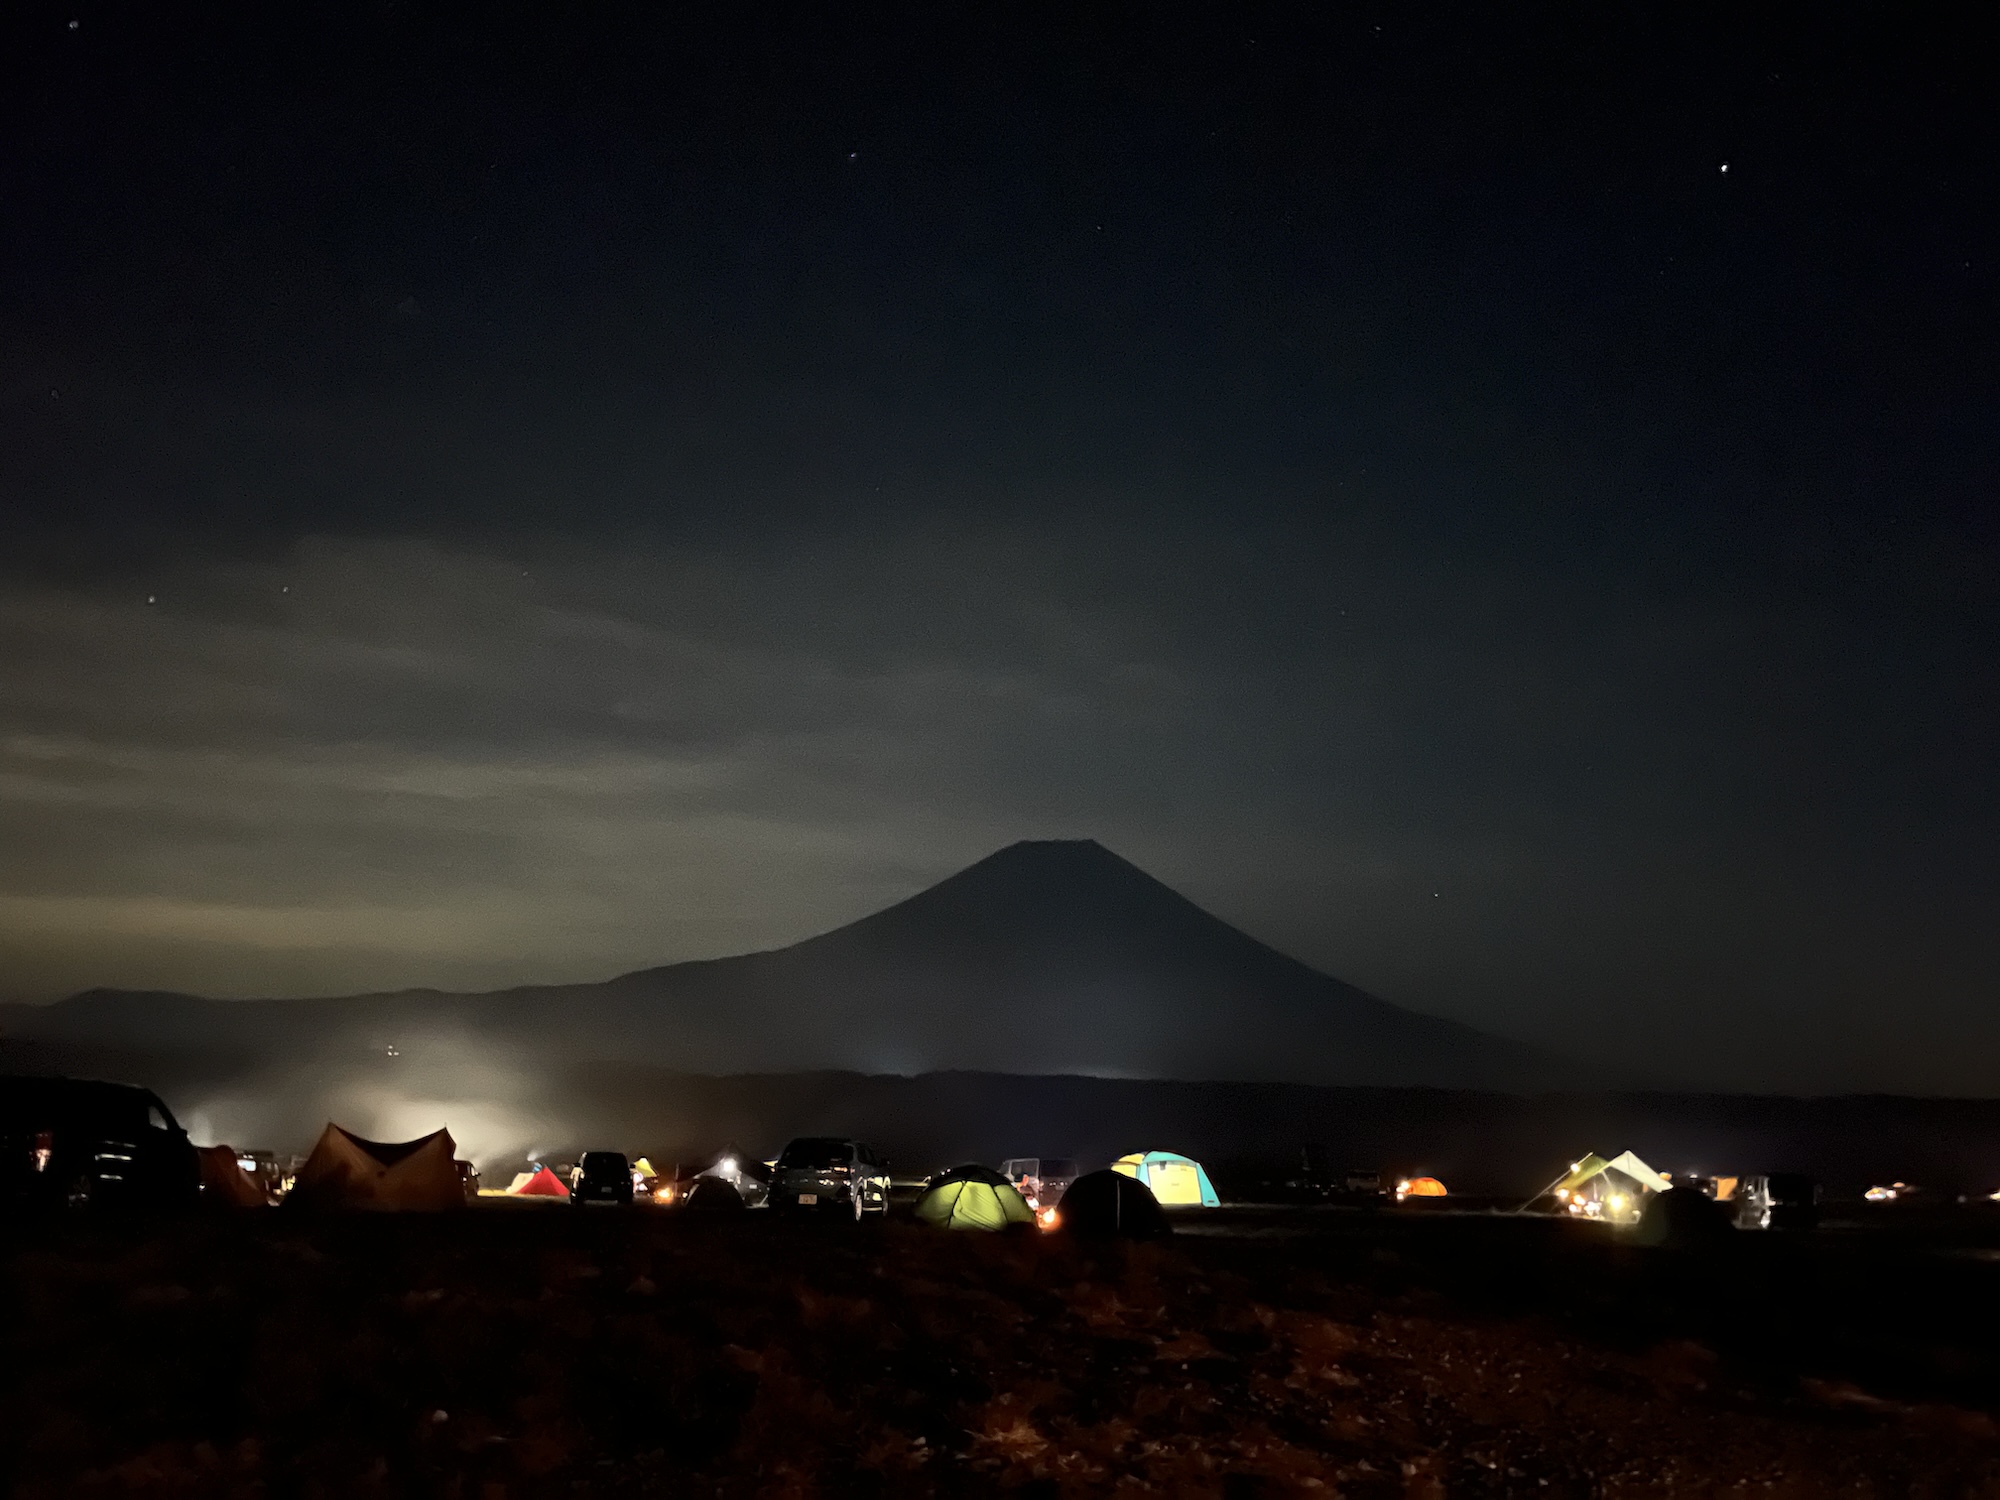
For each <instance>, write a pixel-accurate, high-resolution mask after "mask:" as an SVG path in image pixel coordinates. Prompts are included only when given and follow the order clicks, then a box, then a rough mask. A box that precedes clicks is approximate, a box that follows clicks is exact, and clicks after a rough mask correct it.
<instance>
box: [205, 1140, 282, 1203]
mask: <svg viewBox="0 0 2000 1500" xmlns="http://www.w3.org/2000/svg"><path fill="white" fill-rule="evenodd" d="M195 1155H196V1156H198V1157H200V1158H201V1201H202V1202H204V1203H212V1204H214V1205H216V1206H217V1207H219V1208H267V1207H269V1203H268V1201H267V1200H266V1199H265V1197H264V1190H263V1189H262V1188H260V1187H258V1186H257V1184H256V1183H255V1182H253V1181H251V1180H250V1174H249V1173H248V1172H246V1171H244V1170H243V1169H242V1168H241V1167H239V1166H238V1165H237V1164H236V1148H235V1147H234V1146H197V1147H195Z"/></svg>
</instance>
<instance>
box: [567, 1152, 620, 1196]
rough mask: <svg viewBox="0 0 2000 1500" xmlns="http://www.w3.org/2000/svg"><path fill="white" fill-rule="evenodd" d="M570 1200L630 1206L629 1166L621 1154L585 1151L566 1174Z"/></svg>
mask: <svg viewBox="0 0 2000 1500" xmlns="http://www.w3.org/2000/svg"><path fill="white" fill-rule="evenodd" d="M569 1201H570V1202H572V1203H575V1204H578V1205H582V1204H586V1203H615V1204H618V1205H620V1206H623V1207H629V1206H630V1205H631V1202H632V1163H631V1162H629V1161H627V1160H626V1159H625V1154H624V1153H623V1152H622V1151H586V1152H584V1153H583V1159H582V1160H581V1161H579V1162H578V1163H577V1164H576V1166H575V1168H574V1169H573V1170H572V1171H571V1172H570V1175H569Z"/></svg>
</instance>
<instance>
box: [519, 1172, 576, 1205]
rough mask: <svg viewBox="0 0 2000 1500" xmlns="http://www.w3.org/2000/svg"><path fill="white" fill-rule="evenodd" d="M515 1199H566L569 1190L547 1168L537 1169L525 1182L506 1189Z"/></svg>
mask: <svg viewBox="0 0 2000 1500" xmlns="http://www.w3.org/2000/svg"><path fill="white" fill-rule="evenodd" d="M507 1191H508V1192H509V1193H511V1194H513V1195H514V1196H515V1197H516V1198H567V1197H568V1196H569V1189H568V1188H566V1187H564V1186H563V1180H562V1179H561V1178H560V1177H558V1176H556V1174H555V1173H553V1172H551V1171H550V1170H549V1169H548V1168H547V1167H537V1168H535V1170H534V1171H533V1172H530V1173H529V1174H528V1180H527V1181H526V1182H517V1183H516V1184H515V1185H514V1186H513V1187H510V1188H508V1189H507Z"/></svg>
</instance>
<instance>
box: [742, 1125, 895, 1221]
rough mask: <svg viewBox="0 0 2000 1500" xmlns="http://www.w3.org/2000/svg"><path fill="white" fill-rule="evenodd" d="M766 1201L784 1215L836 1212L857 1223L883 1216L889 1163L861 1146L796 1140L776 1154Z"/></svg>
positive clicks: (815, 1138)
mask: <svg viewBox="0 0 2000 1500" xmlns="http://www.w3.org/2000/svg"><path fill="white" fill-rule="evenodd" d="M766 1202H767V1203H768V1204H769V1205H770V1206H771V1207H772V1208H775V1209H778V1210H780V1211H782V1212H787V1213H796V1212H800V1211H803V1210H807V1209H826V1210H832V1209H838V1210H840V1211H841V1212H844V1213H849V1214H852V1215H853V1216H854V1218H855V1220H856V1222H859V1221H860V1219H861V1218H862V1216H863V1215H864V1214H884V1213H887V1212H888V1211H889V1163H888V1161H887V1159H886V1158H884V1157H881V1156H878V1155H876V1153H875V1151H874V1150H873V1149H872V1148H871V1147H869V1146H868V1145H867V1144H865V1143H864V1142H861V1141H854V1140H848V1139H846V1138H844V1137H841V1136H829V1135H807V1136H800V1137H799V1138H798V1139H797V1140H795V1141H793V1142H791V1143H790V1144H789V1145H787V1146H786V1147H785V1149H784V1150H783V1151H782V1152H780V1153H779V1155H778V1162H777V1165H776V1166H775V1167H773V1168H772V1170H771V1188H770V1195H769V1197H768V1198H767V1199H766Z"/></svg>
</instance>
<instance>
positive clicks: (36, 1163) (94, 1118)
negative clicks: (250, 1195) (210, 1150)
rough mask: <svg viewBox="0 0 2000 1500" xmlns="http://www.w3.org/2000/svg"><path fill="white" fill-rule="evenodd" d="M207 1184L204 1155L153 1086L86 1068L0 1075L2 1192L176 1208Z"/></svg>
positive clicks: (34, 1200)
mask: <svg viewBox="0 0 2000 1500" xmlns="http://www.w3.org/2000/svg"><path fill="white" fill-rule="evenodd" d="M200 1193H201V1162H200V1158H198V1157H197V1156H196V1155H195V1149H194V1147H193V1145H191V1144H190V1143H189V1141H188V1138H187V1132H186V1131H185V1130H183V1129H181V1127H180V1124H179V1122H177V1121H176V1120H175V1119H174V1117H173V1114H172V1112H171V1111H169V1110H168V1109H167V1107H166V1105H164V1104H163V1103H161V1102H160V1099H159V1096H158V1095H157V1094H154V1093H153V1092H152V1091H151V1090H149V1089H142V1088H135V1087H133V1086H132V1085H130V1084H123V1083H97V1082H93V1081H90V1080H86V1079H81V1078H0V1201H7V1202H11V1203H15V1204H19V1205H21V1206H23V1207H45V1208H75V1209H82V1208H94V1207H100V1206H101V1207H120V1208H173V1207H179V1206H182V1205H184V1204H190V1203H193V1202H194V1201H195V1200H196V1198H197V1197H199V1195H200Z"/></svg>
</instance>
